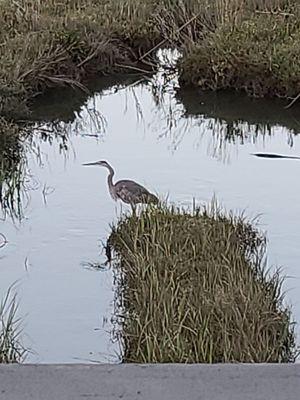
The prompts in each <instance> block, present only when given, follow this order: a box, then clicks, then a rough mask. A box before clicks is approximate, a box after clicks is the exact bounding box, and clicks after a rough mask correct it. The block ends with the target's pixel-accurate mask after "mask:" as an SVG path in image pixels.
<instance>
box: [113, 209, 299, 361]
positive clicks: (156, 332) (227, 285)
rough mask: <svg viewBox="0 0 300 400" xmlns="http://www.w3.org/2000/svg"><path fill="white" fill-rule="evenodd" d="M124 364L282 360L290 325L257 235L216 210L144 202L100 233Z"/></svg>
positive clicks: (288, 352)
mask: <svg viewBox="0 0 300 400" xmlns="http://www.w3.org/2000/svg"><path fill="white" fill-rule="evenodd" d="M109 243H110V245H111V246H112V248H113V250H114V252H115V256H116V261H115V274H116V280H117V287H118V290H117V294H116V315H117V317H118V323H119V324H118V327H119V330H118V329H117V332H116V334H117V336H118V337H119V338H120V340H121V343H122V346H123V361H125V362H142V363H145V362H147V363H156V362H180V363H217V362H258V363H259V362H275V363H277V362H292V361H294V360H295V356H296V350H295V335H294V325H293V323H292V321H291V314H290V311H289V309H287V308H286V307H285V306H284V305H283V296H282V290H281V285H282V278H281V277H280V274H279V272H278V271H277V272H275V273H271V272H270V271H269V270H268V269H267V266H266V259H265V249H266V240H265V237H264V236H263V235H262V234H261V233H260V232H259V231H258V230H256V228H254V227H253V226H252V225H251V224H250V223H249V222H247V221H245V219H244V218H243V217H242V216H239V217H235V216H233V215H231V214H229V215H225V214H224V213H222V212H220V211H218V210H217V209H216V208H214V207H213V208H212V209H210V210H208V209H203V210H200V209H196V210H194V211H193V212H187V211H183V210H179V209H176V208H173V207H167V206H159V207H158V208H157V209H153V208H148V209H146V210H144V211H142V212H141V214H140V215H139V216H136V215H131V216H126V217H124V218H123V219H122V220H121V221H120V222H118V224H117V225H116V226H115V227H114V228H113V231H112V234H111V236H110V238H109Z"/></svg>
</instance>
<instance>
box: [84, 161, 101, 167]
mask: <svg viewBox="0 0 300 400" xmlns="http://www.w3.org/2000/svg"><path fill="white" fill-rule="evenodd" d="M82 165H83V166H85V167H86V166H89V165H99V164H98V162H90V163H85V164H82Z"/></svg>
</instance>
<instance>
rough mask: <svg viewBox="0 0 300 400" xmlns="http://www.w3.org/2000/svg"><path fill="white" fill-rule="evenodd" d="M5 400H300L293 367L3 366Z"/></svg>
mask: <svg viewBox="0 0 300 400" xmlns="http://www.w3.org/2000/svg"><path fill="white" fill-rule="evenodd" d="M0 399H1V400H29V399H30V400H98V399H105V400H116V399H118V400H119V399H123V400H179V399H180V400H299V399H300V364H294V365H291V364H290V365H278V364H277V365H275V364H272V365H270V364H269V365H263V364H256V365H249V364H248V365H247V364H223V365H220V364H217V365H216V364H215V365H199V364H193V365H182V364H172V365H171V364H157V365H153V364H152V365H136V364H127V365H78V364H77V365H76V364H75V365H42V364H40V365H29V364H28V365H0Z"/></svg>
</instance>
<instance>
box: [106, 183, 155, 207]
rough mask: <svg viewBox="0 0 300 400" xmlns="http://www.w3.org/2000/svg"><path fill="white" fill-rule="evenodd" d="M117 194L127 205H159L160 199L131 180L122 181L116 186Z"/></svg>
mask: <svg viewBox="0 0 300 400" xmlns="http://www.w3.org/2000/svg"><path fill="white" fill-rule="evenodd" d="M114 186H115V193H116V195H117V196H118V198H119V199H121V200H122V201H124V203H127V204H138V203H157V202H158V198H157V197H156V196H155V195H154V194H152V193H150V192H149V191H148V190H147V189H146V188H145V187H144V186H142V185H140V184H139V183H136V182H134V181H131V180H127V179H126V180H125V179H124V180H121V181H118V182H117V183H116V184H115V185H114Z"/></svg>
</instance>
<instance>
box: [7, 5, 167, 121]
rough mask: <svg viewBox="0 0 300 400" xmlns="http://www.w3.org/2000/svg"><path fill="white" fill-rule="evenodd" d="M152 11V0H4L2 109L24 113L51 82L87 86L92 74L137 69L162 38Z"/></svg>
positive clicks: (50, 85) (17, 113) (15, 114)
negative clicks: (88, 78) (62, 0)
mask: <svg viewBox="0 0 300 400" xmlns="http://www.w3.org/2000/svg"><path fill="white" fill-rule="evenodd" d="M152 12H153V2H152V1H149V2H142V1H135V0H134V1H133V0H128V1H117V2H115V1H109V0H100V1H90V0H85V1H76V0H70V1H66V2H61V1H58V0H50V1H47V2H41V1H35V2H32V1H28V0H20V1H15V2H11V1H8V0H3V1H1V2H0V23H1V24H0V43H1V44H2V45H1V46H0V96H1V102H0V113H2V114H5V115H8V116H10V117H11V116H18V117H20V116H23V115H26V114H27V112H28V109H27V107H28V100H29V99H30V98H31V97H32V96H35V95H36V94H37V93H39V92H43V91H45V89H46V88H48V87H53V86H61V85H70V86H73V87H80V88H82V89H83V87H82V86H81V82H83V81H84V80H85V78H87V77H90V76H92V75H94V74H108V73H109V74H113V73H114V72H117V71H120V70H128V69H132V70H133V71H135V68H138V66H137V64H138V63H137V60H138V58H139V55H140V54H141V53H143V52H144V51H146V50H148V49H149V48H150V47H152V46H153V45H154V44H155V43H156V42H157V40H158V39H159V38H160V37H159V34H158V32H157V31H156V27H155V25H154V24H153V23H152ZM150 67H151V66H148V68H150ZM145 68H146V64H144V66H143V70H144V69H145Z"/></svg>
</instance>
